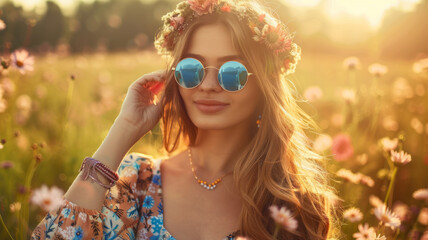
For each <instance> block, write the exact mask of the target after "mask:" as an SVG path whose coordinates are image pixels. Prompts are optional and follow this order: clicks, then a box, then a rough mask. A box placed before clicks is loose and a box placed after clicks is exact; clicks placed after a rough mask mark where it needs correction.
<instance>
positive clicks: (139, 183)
mask: <svg viewBox="0 0 428 240" xmlns="http://www.w3.org/2000/svg"><path fill="white" fill-rule="evenodd" d="M161 161H162V159H153V158H152V157H151V156H148V155H144V154H141V153H130V154H128V155H126V157H125V158H124V159H123V161H122V162H121V165H120V166H119V169H118V174H119V177H120V180H119V181H118V182H117V184H116V185H115V186H114V187H112V189H111V191H110V192H109V193H108V194H106V197H105V200H104V204H103V207H102V209H101V211H97V210H90V209H86V208H83V207H80V206H77V205H76V204H75V203H72V202H70V201H68V200H67V199H64V204H63V205H62V206H61V207H59V208H58V209H57V210H55V211H51V212H49V213H47V214H46V216H45V218H44V219H43V220H42V221H41V222H40V223H39V224H38V225H37V226H36V228H35V229H34V230H33V233H32V235H31V239H32V240H33V239H72V240H80V239H150V240H160V239H167V240H175V238H174V237H173V236H172V235H171V234H170V233H169V232H168V231H167V230H166V229H165V227H164V225H163V202H162V183H161V175H160V163H161ZM238 233H239V231H236V232H234V233H231V234H229V236H227V237H225V239H226V240H231V239H235V236H237V234H238Z"/></svg>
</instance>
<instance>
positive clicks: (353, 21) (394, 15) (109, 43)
mask: <svg viewBox="0 0 428 240" xmlns="http://www.w3.org/2000/svg"><path fill="white" fill-rule="evenodd" d="M327 2H328V0H321V1H320V2H319V4H318V6H315V7H313V8H308V9H305V10H304V11H295V9H294V8H291V7H289V6H286V5H284V2H283V1H280V0H271V1H269V6H270V7H271V8H272V9H274V10H275V14H277V15H278V17H280V18H281V19H282V20H283V21H284V22H285V23H286V24H287V25H288V26H289V28H290V30H291V31H293V32H296V41H297V42H299V43H300V45H301V46H302V47H303V49H306V51H311V52H324V53H326V52H328V53H338V52H340V53H343V54H359V55H360V56H361V55H364V54H365V53H366V54H368V53H371V54H375V55H376V57H389V58H418V57H424V56H426V54H427V53H428V44H426V43H427V42H428V0H422V1H421V2H420V3H419V4H418V5H417V6H416V8H415V9H414V10H413V11H410V12H404V11H402V10H399V9H395V8H393V9H390V10H388V11H387V12H386V13H385V15H384V19H383V21H382V24H381V27H380V28H379V29H378V30H377V31H373V30H370V26H369V23H368V22H367V20H365V19H362V18H357V17H351V16H346V17H345V18H344V19H342V20H341V21H340V22H338V21H335V20H332V19H329V18H328V17H327V16H326V15H325V13H324V12H323V7H324V5H326V3H327ZM176 3H177V1H174V0H173V1H171V0H157V1H153V2H151V3H145V2H141V1H140V0H110V1H94V2H93V3H83V2H81V3H80V4H79V5H78V7H77V9H76V11H75V12H74V13H73V15H72V16H64V14H63V12H62V10H61V8H60V7H59V6H58V5H57V4H56V3H55V2H53V1H46V11H45V12H44V13H43V14H42V15H38V14H37V13H36V11H34V10H33V11H31V12H24V10H23V8H22V7H21V6H19V5H15V4H14V3H13V2H6V3H4V4H3V5H1V6H0V9H1V15H0V19H2V20H3V21H4V22H5V23H6V26H7V28H6V29H4V30H3V31H1V32H0V50H1V51H2V52H4V51H11V50H14V49H17V48H21V47H25V48H29V49H31V50H32V51H34V52H46V51H52V50H58V48H59V49H60V50H61V49H64V48H65V49H66V50H67V51H71V52H92V51H122V50H125V49H143V48H147V47H152V46H153V39H154V36H155V34H156V32H157V30H158V29H159V28H160V27H161V25H162V22H161V16H162V15H163V14H165V13H166V12H168V11H170V10H172V9H173V8H174V7H175V4H176Z"/></svg>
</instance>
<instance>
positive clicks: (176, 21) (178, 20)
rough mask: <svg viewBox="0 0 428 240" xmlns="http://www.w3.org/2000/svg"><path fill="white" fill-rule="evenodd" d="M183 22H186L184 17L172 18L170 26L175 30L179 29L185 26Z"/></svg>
mask: <svg viewBox="0 0 428 240" xmlns="http://www.w3.org/2000/svg"><path fill="white" fill-rule="evenodd" d="M183 22H184V18H183V16H178V17H172V18H171V20H170V24H171V26H173V27H174V29H177V28H178V25H180V24H183Z"/></svg>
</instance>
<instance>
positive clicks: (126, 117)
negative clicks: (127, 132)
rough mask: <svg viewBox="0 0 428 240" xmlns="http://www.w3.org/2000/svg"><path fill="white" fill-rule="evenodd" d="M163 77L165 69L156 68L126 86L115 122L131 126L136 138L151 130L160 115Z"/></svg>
mask: <svg viewBox="0 0 428 240" xmlns="http://www.w3.org/2000/svg"><path fill="white" fill-rule="evenodd" d="M165 77H166V71H165V70H158V71H155V72H152V73H148V74H145V75H143V76H142V77H140V78H138V79H137V80H136V81H134V82H133V83H132V84H131V85H130V86H129V88H128V92H127V93H126V97H125V100H124V101H123V103H122V108H121V110H120V113H119V116H118V117H117V118H116V123H120V124H125V125H126V126H127V127H130V128H132V130H133V132H135V134H136V135H135V137H136V138H137V140H138V139H140V138H141V137H142V136H144V135H145V134H146V133H147V132H149V131H150V130H152V128H153V127H154V126H155V125H156V124H157V123H158V121H159V119H160V117H161V114H162V113H161V110H162V106H161V103H162V102H163V101H162V99H163V91H162V90H163V88H164V84H165ZM161 91H162V93H161V94H159V95H161V96H158V95H157V94H158V93H159V92H161Z"/></svg>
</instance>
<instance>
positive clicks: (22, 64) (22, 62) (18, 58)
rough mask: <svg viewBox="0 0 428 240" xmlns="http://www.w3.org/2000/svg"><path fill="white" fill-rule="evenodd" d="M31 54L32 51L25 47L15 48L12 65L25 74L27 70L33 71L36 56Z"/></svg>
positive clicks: (11, 56)
mask: <svg viewBox="0 0 428 240" xmlns="http://www.w3.org/2000/svg"><path fill="white" fill-rule="evenodd" d="M29 55H30V53H29V52H28V51H27V50H25V49H18V50H15V51H14V52H13V53H12V54H11V55H10V58H11V60H12V66H13V67H15V68H16V69H18V70H19V72H20V73H22V74H25V73H26V72H27V71H33V70H34V67H33V65H34V57H32V56H31V57H30V56H29Z"/></svg>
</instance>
